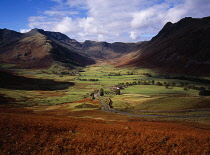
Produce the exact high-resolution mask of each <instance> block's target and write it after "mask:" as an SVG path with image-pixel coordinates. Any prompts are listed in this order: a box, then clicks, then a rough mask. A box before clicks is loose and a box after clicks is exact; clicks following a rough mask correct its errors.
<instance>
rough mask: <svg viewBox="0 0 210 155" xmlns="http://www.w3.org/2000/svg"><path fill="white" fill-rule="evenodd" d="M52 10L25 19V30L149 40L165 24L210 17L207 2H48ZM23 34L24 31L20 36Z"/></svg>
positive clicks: (85, 37) (90, 37)
mask: <svg viewBox="0 0 210 155" xmlns="http://www.w3.org/2000/svg"><path fill="white" fill-rule="evenodd" d="M51 1H53V2H54V3H55V6H54V7H53V8H51V10H45V11H44V12H42V13H41V15H40V16H31V17H29V18H28V22H29V23H28V26H29V28H30V29H32V28H40V29H44V30H48V31H56V32H61V33H64V34H66V35H68V36H69V37H70V38H73V39H76V40H78V41H84V40H96V41H108V42H117V41H121V42H137V41H142V40H150V39H151V37H152V36H154V35H155V34H157V33H158V32H159V31H160V29H161V28H162V27H163V26H164V24H165V23H166V22H168V21H170V22H172V23H174V22H177V21H179V20H180V19H181V18H184V17H193V18H202V17H206V16H209V10H210V1H209V0H153V1H149V2H148V1H147V0H120V1H119V0H51ZM24 31H26V29H23V30H22V32H24Z"/></svg>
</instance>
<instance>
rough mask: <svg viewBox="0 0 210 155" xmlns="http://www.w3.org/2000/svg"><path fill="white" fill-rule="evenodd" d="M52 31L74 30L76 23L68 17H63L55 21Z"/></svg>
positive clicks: (67, 31) (65, 31) (66, 31)
mask: <svg viewBox="0 0 210 155" xmlns="http://www.w3.org/2000/svg"><path fill="white" fill-rule="evenodd" d="M53 31H56V32H61V33H71V32H76V31H77V25H76V23H75V22H74V21H73V20H72V19H71V18H70V17H64V18H63V19H62V20H61V21H60V22H58V23H55V25H54V28H53Z"/></svg>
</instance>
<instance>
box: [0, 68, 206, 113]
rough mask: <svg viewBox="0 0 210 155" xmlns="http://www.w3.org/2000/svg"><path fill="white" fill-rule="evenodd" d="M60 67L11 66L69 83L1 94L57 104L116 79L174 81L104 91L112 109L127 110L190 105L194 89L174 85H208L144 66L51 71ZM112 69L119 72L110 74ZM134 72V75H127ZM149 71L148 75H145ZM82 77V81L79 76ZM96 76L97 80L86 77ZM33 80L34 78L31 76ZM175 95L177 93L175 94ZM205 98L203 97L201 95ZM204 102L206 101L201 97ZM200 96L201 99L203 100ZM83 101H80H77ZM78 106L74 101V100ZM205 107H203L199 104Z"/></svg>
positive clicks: (25, 73) (23, 72) (27, 74)
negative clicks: (73, 72) (72, 72)
mask: <svg viewBox="0 0 210 155" xmlns="http://www.w3.org/2000/svg"><path fill="white" fill-rule="evenodd" d="M63 69H64V68H62V67H59V66H57V64H56V65H54V66H52V67H51V68H50V69H48V70H20V69H19V70H15V71H16V73H18V74H20V75H23V76H25V77H27V78H32V79H33V78H35V79H42V80H45V79H50V80H54V81H55V82H70V83H72V84H73V85H71V86H69V87H66V88H65V89H63V90H59V85H58V86H56V87H55V86H54V87H55V88H56V90H48V91H45V90H24V89H22V90H20V89H19V90H18V89H17V90H10V89H5V88H4V89H3V88H2V89H1V94H4V95H5V96H6V97H10V98H14V99H15V100H16V102H19V103H21V104H28V105H58V104H62V103H70V102H72V103H74V102H75V101H78V100H81V99H84V98H90V97H89V94H90V93H91V92H93V91H94V90H95V89H100V88H103V89H104V90H105V91H107V92H110V90H109V87H110V86H114V85H118V83H122V82H123V83H126V82H129V83H131V82H133V81H136V80H141V81H151V80H154V81H155V83H156V82H161V83H164V82H175V83H176V84H177V85H176V86H174V87H169V89H166V88H165V86H157V85H130V86H128V87H127V88H125V89H123V90H121V93H122V95H119V96H116V95H114V93H110V94H106V95H105V97H110V98H111V99H112V101H113V107H114V108H116V109H121V110H123V109H130V110H132V109H133V110H134V111H135V110H185V109H192V108H193V105H198V104H199V103H200V102H198V101H197V100H198V99H197V98H196V97H198V90H193V89H189V90H187V91H185V90H183V87H178V84H179V83H180V82H183V83H186V82H187V83H190V84H196V85H198V86H206V87H208V85H206V84H203V83H198V82H192V81H187V80H179V79H166V78H163V77H162V76H158V75H157V73H155V72H154V71H152V70H149V69H144V68H131V69H130V68H129V69H128V68H114V67H112V66H109V65H97V66H96V65H93V66H88V67H86V68H83V69H81V68H80V69H78V70H79V71H80V73H79V74H76V75H62V76H61V75H60V74H53V73H52V72H58V73H59V72H61V71H62V70H63ZM110 73H113V74H115V73H116V75H117V74H120V76H119V75H118V76H110V75H109V74H110ZM128 73H134V75H128ZM145 74H151V75H152V76H151V77H150V76H146V75H145ZM80 79H86V81H83V80H80ZM90 79H97V80H98V81H90ZM35 81H36V80H35ZM177 95H178V96H179V97H177ZM204 98H205V97H204ZM204 100H205V103H206V102H208V101H210V99H209V98H205V99H204ZM204 100H202V101H204ZM187 103H191V104H187ZM79 104H83V103H79ZM76 106H78V103H76ZM203 108H205V107H203Z"/></svg>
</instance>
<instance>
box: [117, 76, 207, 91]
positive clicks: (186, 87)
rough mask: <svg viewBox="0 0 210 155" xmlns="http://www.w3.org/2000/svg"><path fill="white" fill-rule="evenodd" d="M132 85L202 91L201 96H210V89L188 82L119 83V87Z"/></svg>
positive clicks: (149, 81) (151, 81)
mask: <svg viewBox="0 0 210 155" xmlns="http://www.w3.org/2000/svg"><path fill="white" fill-rule="evenodd" d="M132 85H157V86H165V88H166V89H169V88H172V87H182V88H183V90H189V89H195V90H199V91H200V93H199V94H200V95H202V94H205V95H207V94H209V95H210V90H208V89H210V88H208V89H207V88H206V87H203V86H196V85H195V84H190V83H187V82H180V83H175V82H159V81H158V82H155V80H141V79H139V80H135V81H133V82H122V83H118V86H122V87H128V86H132Z"/></svg>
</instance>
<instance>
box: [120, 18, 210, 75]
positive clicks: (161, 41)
mask: <svg viewBox="0 0 210 155" xmlns="http://www.w3.org/2000/svg"><path fill="white" fill-rule="evenodd" d="M209 40H210V17H206V18H202V19H194V18H190V17H188V18H184V19H182V20H180V21H179V22H177V23H174V24H172V23H170V22H168V23H167V24H166V25H165V26H164V27H163V29H162V30H161V31H160V32H159V33H158V34H157V35H156V36H155V37H154V38H152V40H151V41H149V42H147V43H146V44H145V45H144V46H140V47H139V48H138V51H137V52H135V53H132V55H128V56H127V57H126V58H125V59H124V62H123V63H121V64H119V65H118V67H119V66H143V67H149V68H156V69H158V70H160V71H162V72H170V73H180V74H189V75H210V72H209V71H210V42H209Z"/></svg>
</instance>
